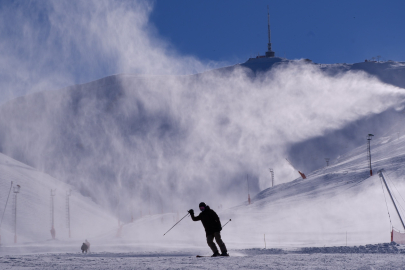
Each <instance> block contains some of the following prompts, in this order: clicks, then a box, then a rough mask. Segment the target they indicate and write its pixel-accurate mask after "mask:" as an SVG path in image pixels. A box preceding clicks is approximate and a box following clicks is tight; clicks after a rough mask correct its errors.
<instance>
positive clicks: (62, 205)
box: [0, 154, 117, 249]
mask: <svg viewBox="0 0 405 270" xmlns="http://www.w3.org/2000/svg"><path fill="white" fill-rule="evenodd" d="M11 181H13V186H16V185H20V186H21V189H20V192H19V193H18V197H17V246H18V245H22V246H24V245H30V244H39V243H42V244H44V245H48V246H49V245H53V244H55V243H62V242H65V244H66V243H67V242H72V243H74V244H75V245H76V246H79V245H80V243H81V241H84V239H85V238H89V239H91V238H92V237H95V236H98V235H99V234H102V233H103V232H105V231H107V230H110V229H111V228H112V227H113V226H117V225H116V221H115V220H114V219H113V218H112V217H111V215H109V214H108V213H106V212H105V211H103V210H102V209H101V208H100V207H99V206H98V205H96V204H95V203H94V202H93V201H92V200H91V199H90V198H87V197H84V196H82V195H81V194H80V193H78V192H77V191H76V190H75V189H74V188H73V187H72V186H70V185H68V184H65V183H63V182H61V181H59V180H57V179H55V178H52V177H51V176H49V175H47V174H45V173H43V172H40V171H38V170H36V169H34V168H32V167H30V166H27V165H25V164H23V163H21V162H19V161H16V160H13V159H12V158H10V157H7V156H5V155H3V154H0V211H1V212H0V214H3V210H4V207H5V204H6V200H7V195H8V192H9V189H10V186H11ZM51 189H56V191H55V196H54V207H55V208H54V213H55V214H54V227H55V231H56V241H51V242H48V241H47V240H50V239H52V237H51V233H50V229H51V214H50V213H51V212H50V209H51V199H50V198H51V197H50V192H51ZM70 189H71V190H72V192H71V196H70V215H71V220H70V227H71V237H72V238H70V239H69V231H68V229H67V223H66V221H67V218H66V192H67V191H69V190H70ZM13 196H14V195H13V191H12V193H11V195H10V198H9V201H8V205H7V208H6V209H5V215H4V220H3V224H2V228H1V231H0V234H1V244H2V246H3V247H4V246H16V245H14V244H13V243H14V215H13V211H14V203H13V198H14V197H13ZM61 245H63V244H61ZM77 249H78V247H77Z"/></svg>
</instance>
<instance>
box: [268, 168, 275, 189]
mask: <svg viewBox="0 0 405 270" xmlns="http://www.w3.org/2000/svg"><path fill="white" fill-rule="evenodd" d="M269 170H270V174H271V187H274V170H273V169H269Z"/></svg>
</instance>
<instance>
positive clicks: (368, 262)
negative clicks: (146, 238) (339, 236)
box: [0, 250, 405, 269]
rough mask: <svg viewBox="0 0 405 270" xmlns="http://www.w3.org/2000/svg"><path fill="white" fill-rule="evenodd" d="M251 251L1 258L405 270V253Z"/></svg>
mask: <svg viewBox="0 0 405 270" xmlns="http://www.w3.org/2000/svg"><path fill="white" fill-rule="evenodd" d="M257 252H258V253H257ZM251 253H253V255H249V256H246V253H244V252H243V251H239V252H237V251H234V253H232V252H231V257H219V258H196V257H195V255H194V254H193V255H191V254H187V253H179V254H174V253H167V254H164V253H161V254H156V253H150V254H147V253H146V254H145V253H142V254H136V253H99V254H88V255H83V254H77V253H76V254H74V253H66V254H37V255H17V256H4V257H0V269H405V266H404V265H405V256H403V254H381V253H376V254H361V253H346V254H325V253H305V254H300V253H287V254H260V250H257V251H253V252H251ZM255 253H256V254H255ZM232 254H234V255H232Z"/></svg>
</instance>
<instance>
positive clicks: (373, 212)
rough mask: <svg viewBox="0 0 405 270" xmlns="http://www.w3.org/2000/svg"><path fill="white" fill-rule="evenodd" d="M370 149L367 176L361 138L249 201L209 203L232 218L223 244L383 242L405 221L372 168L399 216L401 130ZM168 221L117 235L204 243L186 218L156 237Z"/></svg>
mask: <svg viewBox="0 0 405 270" xmlns="http://www.w3.org/2000/svg"><path fill="white" fill-rule="evenodd" d="M371 149H372V160H373V162H372V166H373V171H374V175H373V176H371V177H370V175H369V168H368V163H367V154H366V140H364V145H363V146H360V147H357V148H355V149H351V150H350V149H349V150H348V151H347V153H345V154H344V155H341V156H340V157H339V158H338V159H336V160H333V161H331V164H330V165H329V166H328V167H324V168H321V169H318V170H316V171H314V172H311V173H308V174H307V179H305V180H303V179H301V178H297V179H296V180H294V181H292V182H289V183H285V184H280V185H276V186H274V187H271V188H267V189H265V190H263V191H262V192H260V193H259V194H257V195H255V196H254V197H253V198H252V203H251V204H250V205H248V203H247V201H245V203H244V204H242V205H240V206H236V207H233V208H230V209H226V210H221V209H217V208H216V207H215V206H214V207H213V208H214V210H216V211H217V212H218V214H219V216H220V218H221V220H222V224H224V223H225V222H227V221H228V220H229V219H232V221H231V222H230V223H229V224H228V225H227V226H226V227H225V228H224V229H223V232H222V235H223V239H224V241H225V243H226V244H227V245H228V248H230V249H241V248H253V247H264V245H265V242H264V239H266V246H267V248H270V247H271V248H277V247H284V248H285V247H299V246H335V245H346V244H347V245H349V246H353V245H366V244H376V243H384V242H389V241H390V231H391V228H392V226H393V227H394V228H396V229H397V230H401V231H404V228H403V227H402V225H401V223H400V220H399V218H398V216H397V214H396V212H395V209H394V207H393V204H392V203H391V201H390V198H389V197H388V194H387V191H386V190H385V187H384V188H382V187H383V186H382V182H381V181H380V178H379V176H378V173H377V171H379V170H381V169H384V173H385V176H386V179H387V183H388V185H389V187H390V190H391V192H392V194H393V195H394V197H395V199H396V203H397V205H398V207H399V209H400V212H401V213H402V215H403V217H405V200H404V198H405V195H403V194H405V183H404V182H403V179H405V168H404V164H405V135H402V136H401V135H400V134H398V133H392V134H388V135H387V136H385V137H380V138H378V137H377V138H375V139H373V140H372V143H371ZM277 180H278V179H276V181H277ZM207 203H208V204H210V202H207ZM194 208H197V207H194ZM185 210H186V209H185ZM197 211H198V210H197ZM388 213H389V214H390V216H389V215H388ZM184 214H186V211H184V213H180V218H181V217H182V215H184ZM175 220H176V221H177V218H176V215H175V214H174V213H173V214H164V215H153V216H146V217H144V218H142V219H139V220H136V221H135V222H134V223H130V224H126V225H124V226H123V230H122V235H121V239H120V240H119V241H120V242H121V243H127V244H128V243H138V244H140V243H143V244H155V245H157V246H160V248H162V249H163V248H165V247H166V248H168V247H170V245H176V247H178V248H180V247H183V248H184V247H186V246H188V245H189V246H192V247H196V246H197V247H204V246H205V245H206V243H205V237H204V231H203V228H202V225H201V224H200V222H192V221H191V220H190V218H189V217H187V218H186V219H185V220H183V221H182V222H181V223H179V225H177V226H176V227H175V228H174V229H173V230H172V231H171V232H170V233H168V234H167V235H166V236H164V237H163V233H164V232H165V231H166V230H167V229H169V228H170V226H171V225H172V224H174V221H175ZM390 220H391V222H390ZM150 231H152V232H150ZM115 236H116V235H115V231H112V232H110V235H109V236H108V234H106V235H105V237H107V238H110V239H113V238H114V237H115Z"/></svg>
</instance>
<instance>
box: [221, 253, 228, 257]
mask: <svg viewBox="0 0 405 270" xmlns="http://www.w3.org/2000/svg"><path fill="white" fill-rule="evenodd" d="M219 256H223V257H229V254H228V252H222V254H221V255H219Z"/></svg>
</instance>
